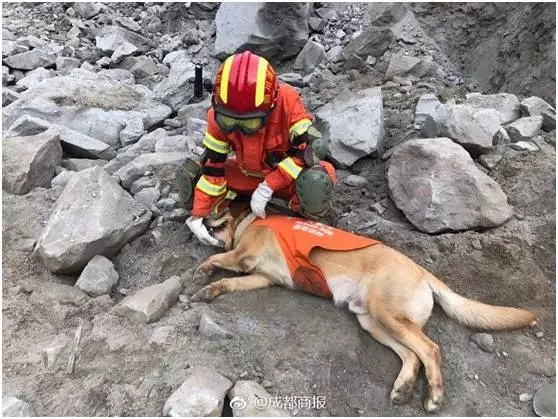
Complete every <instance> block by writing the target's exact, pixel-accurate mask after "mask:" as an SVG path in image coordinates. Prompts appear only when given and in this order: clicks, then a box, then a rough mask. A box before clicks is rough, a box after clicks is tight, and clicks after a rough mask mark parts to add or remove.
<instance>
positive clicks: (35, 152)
mask: <svg viewBox="0 0 558 419" xmlns="http://www.w3.org/2000/svg"><path fill="white" fill-rule="evenodd" d="M61 161H62V147H61V146H60V139H59V136H58V133H57V132H56V131H55V130H48V131H45V132H43V133H40V134H37V135H33V136H27V137H12V138H6V139H4V140H3V141H2V166H3V167H2V188H3V189H5V190H7V191H8V192H11V193H13V194H17V195H23V194H26V193H27V192H29V191H30V190H31V189H33V188H36V187H37V186H43V187H45V188H49V187H50V181H51V180H52V178H53V177H54V168H55V167H56V166H60V163H61Z"/></svg>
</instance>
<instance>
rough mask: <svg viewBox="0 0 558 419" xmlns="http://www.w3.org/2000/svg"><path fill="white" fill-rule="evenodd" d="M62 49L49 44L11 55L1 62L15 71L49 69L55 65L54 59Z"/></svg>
mask: <svg viewBox="0 0 558 419" xmlns="http://www.w3.org/2000/svg"><path fill="white" fill-rule="evenodd" d="M63 48H64V47H62V46H60V45H56V44H49V45H46V46H44V47H41V48H34V49H32V50H31V51H26V52H22V53H20V54H15V55H11V56H9V57H6V58H4V59H3V60H2V62H3V63H4V64H5V65H7V66H8V67H10V68H13V69H16V70H34V69H36V68H39V67H44V68H49V67H54V66H55V65H56V59H57V58H58V56H59V55H60V54H61V52H62V50H63Z"/></svg>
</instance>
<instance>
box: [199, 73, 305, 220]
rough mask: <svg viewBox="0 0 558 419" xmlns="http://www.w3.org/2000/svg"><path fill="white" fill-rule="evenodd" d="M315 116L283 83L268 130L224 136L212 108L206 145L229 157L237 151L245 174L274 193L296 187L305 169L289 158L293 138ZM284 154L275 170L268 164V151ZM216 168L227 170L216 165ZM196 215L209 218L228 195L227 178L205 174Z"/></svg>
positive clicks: (301, 164)
mask: <svg viewBox="0 0 558 419" xmlns="http://www.w3.org/2000/svg"><path fill="white" fill-rule="evenodd" d="M312 119H313V118H312V116H311V115H310V114H309V113H308V112H307V111H306V109H305V108H304V105H303V103H302V100H301V99H300V96H299V95H298V93H297V92H296V91H295V90H294V89H293V88H292V87H291V86H289V85H287V84H284V83H280V84H279V92H278V96H277V102H276V105H275V108H274V109H273V111H272V112H271V113H270V114H269V117H268V120H267V124H266V126H265V127H264V128H262V129H261V130H260V131H258V132H257V133H255V134H253V135H249V136H247V135H244V134H242V133H241V132H233V133H228V134H227V133H224V132H222V131H221V129H220V128H219V126H218V125H217V123H216V122H215V117H214V111H213V108H211V109H210V110H209V111H208V114H207V123H208V126H207V131H206V134H205V138H204V140H203V145H204V146H205V147H207V148H208V149H210V150H212V151H213V152H216V153H219V154H223V155H228V154H229V151H234V152H235V154H236V161H237V164H238V166H240V169H241V170H242V172H243V173H244V174H246V175H248V176H253V177H255V178H259V179H260V181H262V182H263V181H264V180H265V181H266V182H267V184H268V185H269V187H270V188H271V189H272V190H273V191H277V190H279V189H281V188H284V187H286V186H289V185H290V184H292V182H293V181H294V179H296V178H297V177H298V175H299V173H300V171H301V170H302V168H303V166H304V161H303V160H302V159H301V158H299V157H289V156H287V155H286V153H287V151H288V150H289V148H291V139H292V138H293V137H294V136H295V135H301V134H302V133H304V132H306V131H307V130H308V128H309V127H310V125H312ZM272 151H273V152H280V153H284V159H283V160H282V161H281V162H279V164H278V165H277V166H276V167H275V168H272V167H270V166H269V165H268V164H267V163H266V161H265V160H266V157H267V153H268V152H272ZM212 166H213V167H221V168H222V167H224V165H223V164H222V163H213V164H212ZM196 189H197V190H196V193H195V198H194V208H193V210H192V215H195V216H205V215H207V214H209V213H210V212H211V210H212V208H213V207H214V206H215V205H216V204H217V203H218V202H219V201H222V200H224V199H225V197H226V196H227V192H228V189H227V181H226V178H225V176H209V175H203V176H202V177H201V178H200V180H199V182H198V184H197V186H196Z"/></svg>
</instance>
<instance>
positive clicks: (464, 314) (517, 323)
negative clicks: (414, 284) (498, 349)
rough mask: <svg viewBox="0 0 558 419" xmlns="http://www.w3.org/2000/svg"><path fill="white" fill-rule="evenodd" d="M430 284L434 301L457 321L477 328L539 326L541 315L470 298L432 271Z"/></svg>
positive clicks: (493, 328)
mask: <svg viewBox="0 0 558 419" xmlns="http://www.w3.org/2000/svg"><path fill="white" fill-rule="evenodd" d="M428 285H429V286H430V289H431V290H432V292H433V294H434V301H436V303H438V304H439V305H440V306H441V307H442V309H443V310H444V311H445V313H446V314H447V315H448V316H449V317H451V318H452V319H454V320H455V321H457V322H459V323H461V324H463V325H464V326H468V327H471V328H476V329H485V330H504V329H519V328H521V327H526V326H531V327H533V326H535V325H537V321H538V319H537V316H536V315H535V314H533V313H531V312H530V311H528V310H523V309H519V308H512V307H503V306H493V305H489V304H484V303H479V302H477V301H473V300H469V299H468V298H465V297H462V296H460V295H458V294H456V293H455V292H453V291H452V290H451V289H450V288H449V287H448V286H447V285H446V284H444V283H443V282H442V281H440V280H439V279H438V278H436V277H435V276H434V275H432V274H429V278H428Z"/></svg>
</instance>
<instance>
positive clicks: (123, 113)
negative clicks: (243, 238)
mask: <svg viewBox="0 0 558 419" xmlns="http://www.w3.org/2000/svg"><path fill="white" fill-rule="evenodd" d="M217 6H218V4H217V3H172V4H171V3H138V4H134V3H104V4H102V3H79V4H78V3H76V4H70V3H28V4H25V3H3V5H2V14H3V24H2V28H3V36H2V39H3V41H2V43H3V46H2V51H3V55H2V56H3V68H2V70H3V71H2V81H3V91H2V93H3V95H2V102H3V140H2V143H3V144H2V145H3V194H2V202H3V205H2V215H3V217H2V239H3V240H2V243H3V246H2V259H3V266H2V274H3V275H2V277H3V283H2V294H3V305H2V337H3V339H2V353H3V360H2V361H3V363H2V366H3V368H2V374H3V375H2V384H3V385H2V396H3V414H4V415H10V414H11V415H15V414H18V415H26V416H31V415H35V414H36V415H39V416H109V415H110V416H161V415H183V416H186V415H224V416H226V415H229V416H230V415H232V414H236V415H239V414H241V413H242V411H243V409H241V408H242V407H243V406H242V401H243V400H244V399H243V398H242V395H243V394H250V395H252V396H254V395H255V394H259V395H260V396H261V397H264V400H266V404H265V405H262V406H260V407H264V408H265V409H259V410H258V409H256V410H253V411H248V410H244V413H246V412H250V413H251V414H257V413H260V414H261V413H265V414H266V415H274V414H279V413H287V414H290V415H297V416H338V415H339V416H423V415H426V412H425V411H424V409H423V408H422V401H423V399H424V396H425V392H426V383H425V380H424V376H423V374H422V373H421V375H420V378H419V380H418V383H417V386H416V388H415V391H414V394H413V397H412V399H411V400H410V402H409V403H408V404H406V405H403V406H395V405H393V404H391V402H390V401H389V392H390V390H391V386H392V384H393V381H394V379H395V377H396V376H397V373H398V371H399V368H400V361H399V359H398V358H397V356H396V355H395V353H393V352H392V351H391V350H390V349H388V348H385V347H383V346H382V345H381V344H379V343H378V342H376V341H375V340H373V339H372V338H371V337H370V336H369V335H368V334H367V333H366V332H365V331H364V330H362V329H361V328H360V327H359V326H358V323H357V321H356V319H355V318H354V316H353V315H351V314H350V313H349V312H348V311H346V310H344V309H342V308H335V307H334V306H333V305H332V304H331V302H329V301H326V300H323V299H320V298H317V297H313V296H309V295H306V294H302V293H294V292H293V291H289V290H285V289H279V288H271V289H265V290H260V291H254V292H249V293H239V294H229V295H225V296H222V297H220V298H218V299H216V300H215V301H213V302H212V303H210V304H205V303H191V302H190V301H189V296H191V295H192V294H193V293H194V292H195V291H197V290H198V289H199V288H200V287H201V285H203V284H196V283H193V282H192V279H191V277H192V272H193V270H194V269H195V266H196V265H197V264H198V263H200V262H201V261H203V260H204V259H205V258H207V257H208V256H209V255H210V254H213V253H215V252H217V251H218V250H216V249H214V248H209V247H205V246H201V245H199V243H197V242H196V240H195V239H194V238H193V237H192V234H191V233H190V231H189V230H188V228H187V227H186V225H185V224H184V220H185V218H186V217H187V216H188V211H187V210H186V209H184V208H182V207H181V205H180V204H179V202H178V198H177V195H176V185H175V184H174V180H173V171H174V168H175V167H176V165H177V164H179V162H180V161H182V160H183V159H184V158H185V157H186V156H190V155H195V154H197V153H199V144H200V141H201V138H202V137H203V130H204V123H205V122H204V120H203V119H204V112H205V109H206V107H207V105H208V95H207V94H206V95H205V97H204V100H203V101H201V102H200V101H199V100H196V99H194V98H193V87H192V82H191V81H192V78H193V72H194V65H202V66H203V68H204V75H205V76H206V78H207V80H206V84H207V83H208V82H209V80H210V79H211V78H212V75H213V74H214V72H215V70H216V68H217V67H218V65H219V63H220V61H219V59H217V58H216V57H220V56H223V55H226V54H228V53H231V52H232V51H231V48H236V47H238V46H240V45H245V46H250V47H251V48H253V49H254V50H255V51H260V50H261V51H266V53H267V56H268V57H269V58H270V60H271V61H272V62H273V63H274V64H275V66H276V68H277V70H278V72H279V74H280V75H281V78H282V79H283V80H285V81H287V82H289V83H291V84H292V85H294V86H295V87H297V88H298V89H299V90H300V92H301V94H302V97H303V99H304V101H305V104H306V105H307V107H308V108H309V109H310V110H311V111H312V112H313V113H315V114H316V115H317V117H318V121H317V125H318V126H319V127H320V129H321V131H322V132H323V133H324V135H326V136H327V137H328V138H329V141H330V160H331V161H333V162H334V163H335V164H336V166H337V168H338V174H339V182H338V184H337V185H336V192H335V196H334V205H333V209H332V211H331V214H330V215H329V216H328V218H327V220H326V221H327V222H328V223H330V224H331V225H336V226H339V227H342V228H346V229H349V230H352V231H356V232H358V233H360V234H364V235H368V236H371V237H375V238H378V239H380V240H382V241H384V242H385V243H387V244H389V245H390V246H392V247H394V248H396V249H398V250H400V251H402V252H404V253H405V254H407V255H409V256H410V257H412V258H413V259H414V260H415V261H417V262H418V263H420V264H421V265H422V266H425V267H427V268H428V269H429V270H431V271H432V272H433V273H434V274H435V275H436V276H438V277H439V278H440V279H442V280H443V281H444V282H446V283H447V284H448V285H449V286H450V287H452V288H453V289H454V290H455V291H457V292H459V293H460V294H462V295H464V296H467V297H470V298H474V299H478V300H481V301H484V302H490V303H493V304H502V305H512V306H519V307H525V308H529V309H532V310H534V311H536V312H537V313H538V314H539V316H540V318H541V319H542V321H543V325H544V334H543V335H541V334H539V335H537V336H536V335H534V334H533V333H532V332H530V331H513V332H498V333H490V334H489V335H481V334H479V333H477V332H478V331H470V330H467V329H465V328H464V327H461V326H459V325H457V324H456V323H454V322H453V321H450V320H449V319H448V318H447V317H446V316H445V315H444V314H443V313H442V312H441V310H439V309H438V308H436V309H435V310H434V313H433V316H432V318H431V320H430V321H429V323H428V324H427V326H426V332H427V333H428V335H429V336H430V337H431V338H432V339H433V340H434V341H435V342H437V343H438V344H439V345H440V348H441V351H442V359H443V368H442V373H443V376H444V387H445V395H446V402H445V404H444V408H443V410H442V412H441V415H444V416H530V415H533V414H534V411H533V406H532V398H533V395H534V394H535V392H536V391H537V390H538V389H539V388H540V387H542V386H543V385H545V384H548V383H551V382H555V375H556V368H555V361H556V360H555V353H556V336H555V329H556V305H555V296H556V282H555V278H556V266H555V261H556V249H555V232H556V222H555V219H556V208H555V203H556V191H555V188H556V173H555V164H556V153H555V144H556V132H555V111H554V109H553V108H552V107H551V106H555V97H554V93H551V92H555V67H554V62H555V21H554V16H555V5H554V4H536V5H533V6H532V5H530V4H513V5H511V4H503V3H502V4H488V3H487V4H451V5H448V4H441V3H440V4H408V5H406V4H397V5H395V6H393V5H392V6H388V7H385V6H368V5H366V4H364V3H343V4H319V3H315V4H314V5H313V6H312V7H308V6H307V5H305V4H303V3H301V4H299V5H298V6H297V7H293V8H289V6H288V5H287V6H273V7H278V8H279V9H273V8H272V6H266V7H267V8H266V7H263V8H262V9H257V7H260V6H254V5H248V4H245V5H244V6H242V7H240V6H238V5H236V6H235V5H232V4H225V3H224V4H222V5H220V6H219V7H217ZM326 6H327V7H326ZM281 7H286V8H285V9H282V8H281ZM254 8H256V9H254ZM256 16H259V17H260V18H261V19H260V23H259V24H256V23H255V22H256V20H257V19H256ZM277 16H289V17H290V19H289V22H290V25H291V27H288V28H287V27H285V26H286V25H285V24H284V20H281V19H277ZM240 18H242V19H244V21H245V22H246V23H245V24H244V25H243V28H242V30H241V29H237V30H236V31H233V30H231V27H235V26H233V24H234V22H235V21H236V22H238V20H239V19H240ZM262 21H263V22H264V23H265V24H264V23H261V22H262ZM261 25H264V26H261ZM278 27H280V28H281V30H278V29H277V28H278ZM490 27H497V28H498V30H496V31H489V30H488V29H487V28H490ZM470 57H477V59H470ZM207 87H209V86H207ZM472 93H482V94H483V95H481V96H478V95H476V96H475V95H472V96H471V94H472ZM496 93H506V95H498V96H493V95H490V94H496ZM533 97H538V98H541V99H538V98H535V99H533ZM355 115H356V117H355ZM442 137H447V138H450V139H451V140H452V141H449V140H432V141H430V140H420V141H416V140H417V139H420V138H442ZM101 168H102V169H104V170H102V169H101ZM55 175H56V176H55ZM425 185H428V187H425ZM425 188H426V189H425ZM425 191H426V192H425ZM434 195H435V196H437V197H438V200H434V199H432V196H434ZM101 254H103V255H104V256H106V257H104V256H100V255H101ZM223 274H224V273H219V274H218V275H216V276H215V279H217V277H218V276H219V275H223ZM76 336H77V337H79V339H77V338H76ZM76 342H77V343H76ZM72 358H74V359H75V362H74V363H73V364H72V362H71V360H72ZM69 364H71V365H72V368H71V370H68V365H69ZM231 388H232V389H231ZM208 392H209V393H211V392H215V393H216V396H215V397H216V398H215V399H214V400H213V402H210V403H206V404H204V403H195V402H193V400H194V399H196V396H197V395H199V394H205V395H207V394H208ZM274 397H277V398H276V399H275V400H279V401H281V402H282V405H281V406H278V405H274V406H272V403H271V402H270V400H273V398H274ZM289 397H291V398H290V399H289ZM293 397H294V398H293ZM231 400H232V401H233V402H234V403H231ZM238 403H240V405H239V404H238ZM230 404H232V405H233V406H232V408H231V407H230ZM278 407H283V408H285V409H284V410H282V411H281V410H278V409H276V408H278ZM245 409H247V407H245Z"/></svg>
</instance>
